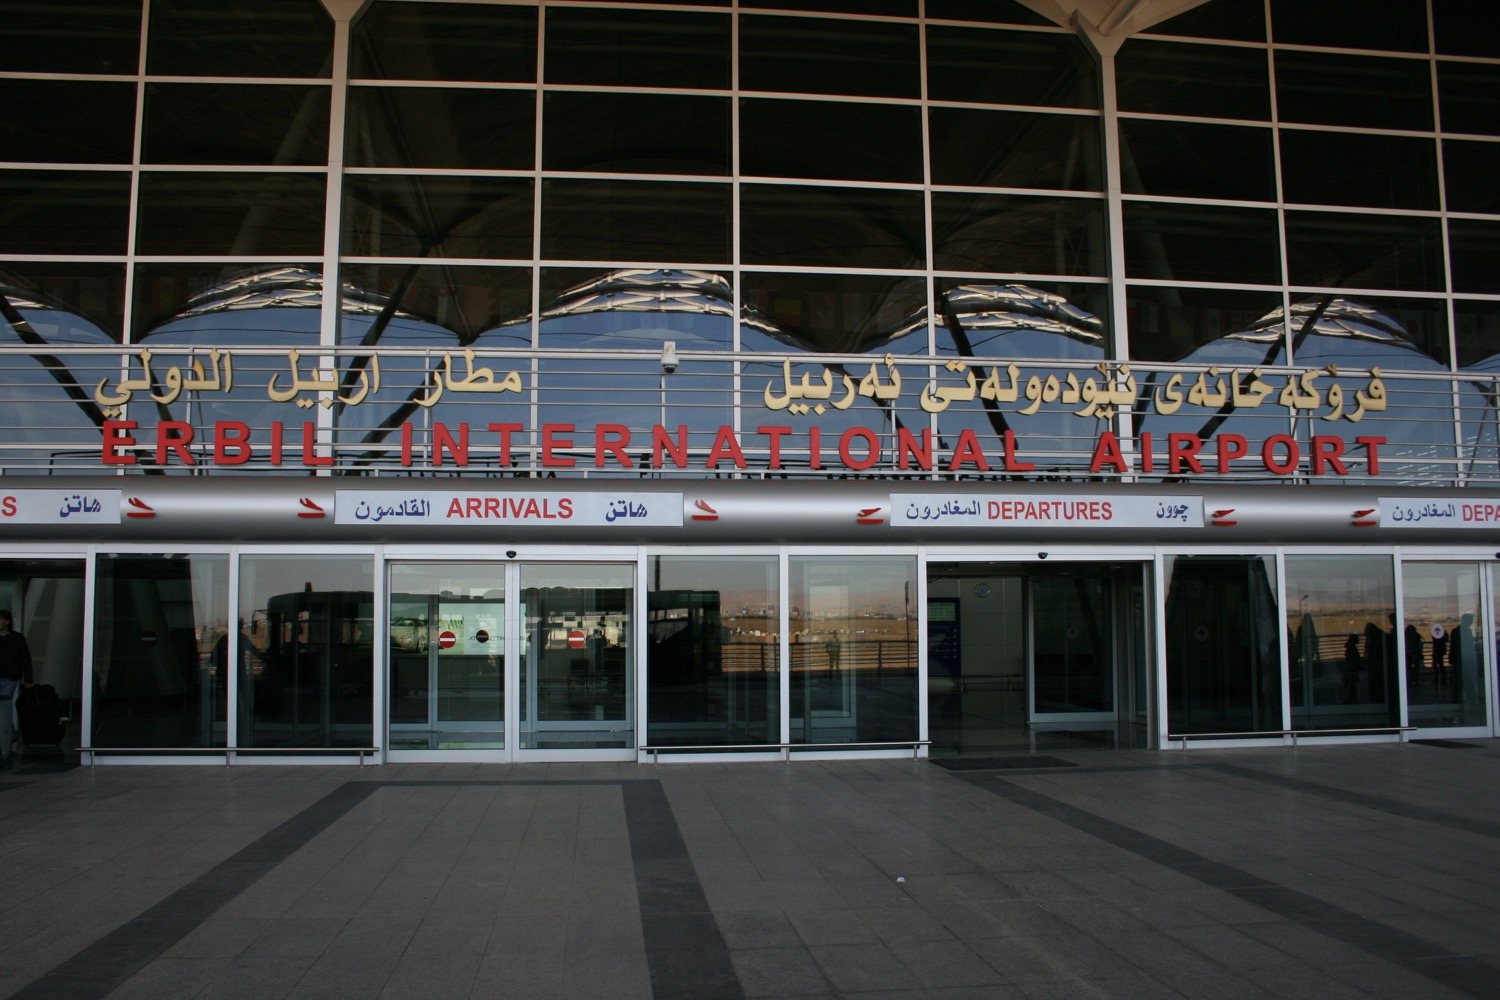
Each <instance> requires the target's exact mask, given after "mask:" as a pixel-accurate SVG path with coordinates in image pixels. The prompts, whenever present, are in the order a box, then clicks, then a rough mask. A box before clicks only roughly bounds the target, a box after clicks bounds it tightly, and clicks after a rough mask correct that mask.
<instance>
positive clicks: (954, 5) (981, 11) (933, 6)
mask: <svg viewBox="0 0 1500 1000" xmlns="http://www.w3.org/2000/svg"><path fill="white" fill-rule="evenodd" d="M926 10H927V17H928V19H929V20H932V21H992V22H994V23H996V24H1036V25H1042V26H1045V27H1051V26H1052V25H1053V24H1054V23H1055V22H1053V21H1049V20H1048V19H1047V18H1045V17H1043V16H1042V15H1040V14H1038V13H1035V12H1034V11H1031V10H1028V9H1027V8H1025V7H1023V6H1021V5H1020V4H1019V3H1017V2H1016V0H927V6H926Z"/></svg>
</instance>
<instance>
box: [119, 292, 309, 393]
mask: <svg viewBox="0 0 1500 1000" xmlns="http://www.w3.org/2000/svg"><path fill="white" fill-rule="evenodd" d="M322 294H323V279H322V276H321V275H320V274H318V272H317V271H316V270H312V269H308V268H303V267H297V266H277V265H275V264H138V265H136V269H135V301H134V303H133V304H134V306H135V314H134V315H133V316H132V317H131V342H132V343H136V344H139V343H147V342H148V341H149V343H150V344H151V346H155V345H157V344H172V343H175V344H201V345H203V346H205V347H234V346H238V345H249V344H267V345H275V346H281V345H286V346H288V347H303V346H307V345H310V344H313V343H316V342H317V339H318V323H319V315H318V306H319V300H320V299H321V297H322ZM231 307H233V308H231ZM240 360H241V359H239V358H236V359H235V361H236V364H238V363H239V361H240ZM244 360H246V361H252V359H250V358H246V359H244ZM252 363H253V361H252ZM281 367H282V368H283V369H285V367H286V363H285V359H284V358H283V359H282V362H281ZM234 374H235V382H236V383H237V386H238V387H239V388H243V389H246V390H249V389H250V385H249V384H248V383H249V382H251V381H255V379H253V378H252V377H251V376H250V374H249V372H248V371H246V372H241V371H239V370H236V371H235V373H234ZM264 389H265V385H264V381H263V380H261V385H260V386H259V388H258V389H256V390H254V393H253V394H254V395H258V396H259V397H260V399H261V401H262V402H265V401H266V397H265V391H264ZM242 398H245V399H248V398H250V396H249V395H246V396H243V397H242Z"/></svg>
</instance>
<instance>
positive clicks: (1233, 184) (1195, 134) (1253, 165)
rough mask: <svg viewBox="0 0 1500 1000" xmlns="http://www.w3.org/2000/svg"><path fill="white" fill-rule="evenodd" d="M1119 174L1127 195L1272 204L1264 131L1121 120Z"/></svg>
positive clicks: (1272, 167)
mask: <svg viewBox="0 0 1500 1000" xmlns="http://www.w3.org/2000/svg"><path fill="white" fill-rule="evenodd" d="M1119 127H1120V174H1121V179H1122V181H1123V187H1124V190H1125V193H1126V194H1149V195H1157V196H1162V197H1177V198H1221V199H1227V200H1234V201H1274V200H1275V198H1276V164H1275V152H1274V150H1273V149H1272V146H1271V139H1272V132H1271V130H1270V129H1268V128H1256V127H1253V126H1246V125H1213V124H1207V123H1204V122H1178V121H1159V120H1156V119H1136V118H1122V119H1120V122H1119Z"/></svg>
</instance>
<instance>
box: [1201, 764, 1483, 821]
mask: <svg viewBox="0 0 1500 1000" xmlns="http://www.w3.org/2000/svg"><path fill="white" fill-rule="evenodd" d="M1209 767H1210V768H1211V769H1212V770H1215V771H1222V772H1224V773H1225V774H1231V775H1234V776H1235V777H1238V778H1249V779H1251V780H1252V781H1260V782H1264V783H1265V784H1268V785H1275V786H1277V787H1278V788H1290V789H1292V790H1293V791H1298V792H1305V793H1307V794H1308V795H1316V796H1319V797H1320V798H1325V799H1333V800H1334V801H1336V802H1345V803H1348V804H1349V805H1355V806H1362V807H1363V808H1365V809H1373V810H1375V811H1376V812H1383V813H1390V814H1391V815H1392V816H1400V817H1401V818H1402V819H1414V820H1417V821H1419V822H1422V823H1432V824H1434V825H1436V826H1446V827H1448V828H1449V829H1452V830H1463V831H1464V832H1466V833H1477V834H1479V835H1480V836H1481V837H1497V838H1500V824H1497V823H1488V822H1485V821H1484V820H1482V819H1470V818H1469V817H1467V816H1457V815H1454V814H1453V813H1448V812H1443V811H1442V810H1439V809H1424V808H1421V807H1420V806H1414V805H1410V804H1408V803H1405V802H1397V801H1396V800H1395V799H1388V798H1384V797H1382V796H1379V795H1366V794H1364V793H1363V792H1351V791H1349V790H1348V789H1346V788H1334V787H1333V786H1331V785H1320V784H1318V783H1317V782H1313V781H1304V780H1303V779H1301V778H1288V777H1287V776H1286V775H1283V774H1273V773H1271V772H1269V771H1257V770H1254V769H1253V768H1248V767H1239V766H1237V765H1235V764H1210V765H1209Z"/></svg>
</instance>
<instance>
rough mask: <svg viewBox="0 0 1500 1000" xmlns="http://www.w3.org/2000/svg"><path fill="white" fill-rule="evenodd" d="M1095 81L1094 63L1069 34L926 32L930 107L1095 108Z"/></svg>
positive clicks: (943, 29) (940, 29)
mask: <svg viewBox="0 0 1500 1000" xmlns="http://www.w3.org/2000/svg"><path fill="white" fill-rule="evenodd" d="M1098 77H1099V70H1098V63H1097V62H1096V61H1095V59H1094V57H1093V56H1092V55H1090V54H1089V51H1088V49H1087V48H1085V47H1084V44H1083V40H1082V39H1080V38H1079V37H1078V36H1076V35H1074V34H1072V33H1070V32H1058V33H1055V34H1054V33H1052V32H1042V31H995V30H993V29H984V30H976V29H973V28H950V27H943V26H939V25H933V26H932V27H929V28H928V29H927V87H928V94H927V96H928V97H929V98H930V99H931V100H934V101H956V102H963V103H965V104H981V103H982V104H1038V105H1047V106H1051V107H1063V108H1097V107H1098V106H1099V83H1098Z"/></svg>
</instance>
